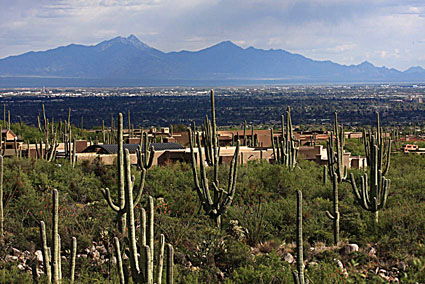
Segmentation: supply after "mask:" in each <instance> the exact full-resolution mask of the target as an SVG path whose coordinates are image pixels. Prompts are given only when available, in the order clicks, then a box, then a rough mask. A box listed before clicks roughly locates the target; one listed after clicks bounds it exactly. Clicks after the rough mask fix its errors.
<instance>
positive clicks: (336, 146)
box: [327, 112, 347, 183]
mask: <svg viewBox="0 0 425 284" xmlns="http://www.w3.org/2000/svg"><path fill="white" fill-rule="evenodd" d="M334 136H335V139H334ZM344 144H345V134H344V127H343V126H339V125H338V114H337V113H336V112H335V122H334V129H333V131H332V132H331V135H330V137H329V140H328V144H327V151H328V172H329V176H330V177H331V179H332V180H333V176H334V175H336V176H337V181H338V183H341V182H342V181H344V180H345V179H346V178H347V167H346V166H344V160H343V156H344Z"/></svg>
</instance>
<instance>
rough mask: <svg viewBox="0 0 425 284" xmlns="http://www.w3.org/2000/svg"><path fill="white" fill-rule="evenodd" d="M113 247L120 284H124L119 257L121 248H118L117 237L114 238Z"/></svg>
mask: <svg viewBox="0 0 425 284" xmlns="http://www.w3.org/2000/svg"><path fill="white" fill-rule="evenodd" d="M114 247H115V252H116V258H117V266H118V275H119V277H120V284H125V283H126V281H125V277H124V269H123V263H122V257H121V248H120V241H119V240H118V238H117V237H115V238H114Z"/></svg>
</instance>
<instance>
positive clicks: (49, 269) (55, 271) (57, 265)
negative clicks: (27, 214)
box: [40, 189, 77, 284]
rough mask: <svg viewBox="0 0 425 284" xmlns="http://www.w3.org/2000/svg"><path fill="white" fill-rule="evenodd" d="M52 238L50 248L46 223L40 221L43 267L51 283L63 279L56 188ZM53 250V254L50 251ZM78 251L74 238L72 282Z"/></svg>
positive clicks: (55, 191) (71, 265)
mask: <svg viewBox="0 0 425 284" xmlns="http://www.w3.org/2000/svg"><path fill="white" fill-rule="evenodd" d="M52 199H53V200H52V201H53V206H52V226H53V227H52V238H51V245H52V248H51V249H50V248H49V247H48V246H47V236H46V225H45V223H44V221H41V222H40V237H41V242H42V244H43V248H42V254H43V268H44V273H45V274H46V275H47V279H48V282H49V283H54V284H56V283H60V281H61V279H62V269H61V255H60V253H61V252H60V251H61V244H60V235H59V193H58V191H57V190H56V189H54V190H53V194H52ZM50 251H51V256H50V254H49V252H50ZM76 253H77V239H76V238H75V237H73V238H72V251H71V263H70V275H69V278H70V280H71V283H73V281H74V278H75V276H74V274H75V256H76Z"/></svg>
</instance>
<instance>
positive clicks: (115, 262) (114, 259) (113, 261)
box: [112, 256, 117, 265]
mask: <svg viewBox="0 0 425 284" xmlns="http://www.w3.org/2000/svg"><path fill="white" fill-rule="evenodd" d="M112 263H113V264H114V265H115V264H117V258H116V257H115V256H113V257H112Z"/></svg>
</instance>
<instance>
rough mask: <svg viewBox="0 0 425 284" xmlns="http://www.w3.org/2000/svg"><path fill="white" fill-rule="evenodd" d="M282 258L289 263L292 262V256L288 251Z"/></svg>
mask: <svg viewBox="0 0 425 284" xmlns="http://www.w3.org/2000/svg"><path fill="white" fill-rule="evenodd" d="M283 259H284V260H285V261H286V262H288V263H289V264H291V263H293V262H294V257H293V256H292V254H290V253H287V254H286V255H285V257H284V258H283Z"/></svg>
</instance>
